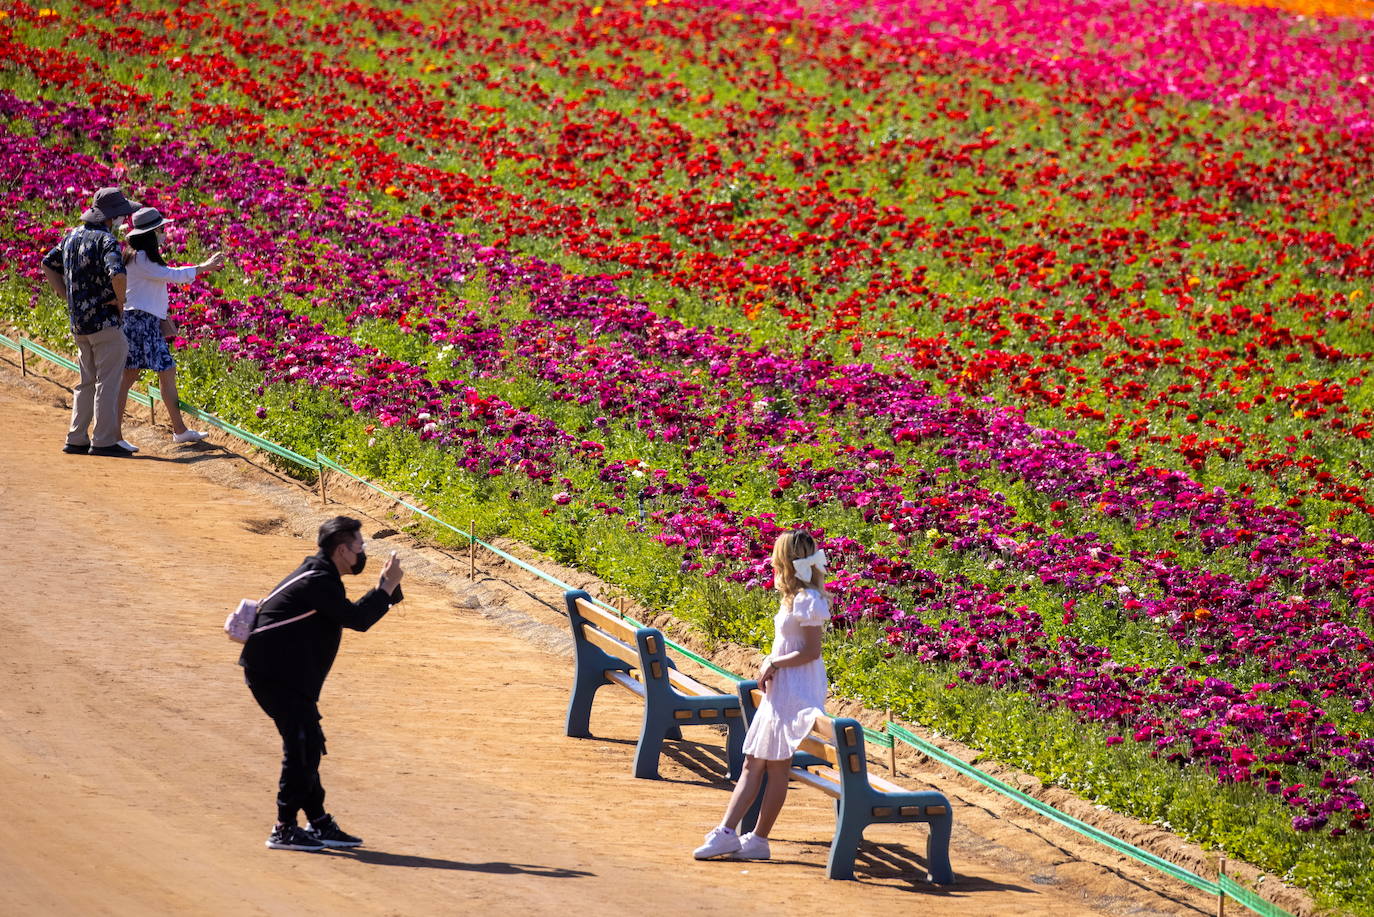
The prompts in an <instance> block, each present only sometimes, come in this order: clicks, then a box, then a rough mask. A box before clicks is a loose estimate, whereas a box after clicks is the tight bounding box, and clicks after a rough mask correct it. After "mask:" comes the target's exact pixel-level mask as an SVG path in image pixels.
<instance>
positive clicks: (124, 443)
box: [115, 439, 138, 452]
mask: <svg viewBox="0 0 1374 917" xmlns="http://www.w3.org/2000/svg"><path fill="white" fill-rule="evenodd" d="M115 445H116V446H118V447H119V448H121V449H123V450H124V451H125V452H137V451H138V447H137V446H135V445H134V444H133V443H131V442H129V441H128V440H127V439H121V440H120V441H119V442H117V443H115Z"/></svg>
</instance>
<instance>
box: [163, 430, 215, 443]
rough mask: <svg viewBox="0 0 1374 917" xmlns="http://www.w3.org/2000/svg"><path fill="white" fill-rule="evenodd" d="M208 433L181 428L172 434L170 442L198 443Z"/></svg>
mask: <svg viewBox="0 0 1374 917" xmlns="http://www.w3.org/2000/svg"><path fill="white" fill-rule="evenodd" d="M209 435H210V434H209V433H202V432H200V431H199V430H182V431H181V432H180V433H173V434H172V442H173V443H176V444H177V445H180V444H182V443H198V442H200V441H201V440H202V439H204V438H205V437H207V436H209Z"/></svg>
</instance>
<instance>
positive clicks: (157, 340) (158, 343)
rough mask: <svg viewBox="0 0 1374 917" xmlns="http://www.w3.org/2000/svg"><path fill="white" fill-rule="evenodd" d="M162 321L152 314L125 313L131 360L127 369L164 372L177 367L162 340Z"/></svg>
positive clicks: (135, 311)
mask: <svg viewBox="0 0 1374 917" xmlns="http://www.w3.org/2000/svg"><path fill="white" fill-rule="evenodd" d="M160 321H161V320H160V319H159V318H158V317H157V316H156V315H154V314H153V313H151V312H144V311H142V310H141V309H130V310H129V311H127V312H125V313H124V336H125V337H126V338H128V339H129V358H128V359H127V360H125V361H124V368H125V369H151V370H156V371H157V372H162V371H163V370H164V369H171V368H172V367H173V366H176V363H174V362H173V361H172V351H171V350H170V349H169V348H168V347H167V342H166V341H165V340H163V339H162V329H161V327H160Z"/></svg>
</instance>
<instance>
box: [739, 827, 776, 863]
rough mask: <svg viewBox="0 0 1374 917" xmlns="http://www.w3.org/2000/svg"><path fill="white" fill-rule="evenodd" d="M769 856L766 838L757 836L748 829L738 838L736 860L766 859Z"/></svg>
mask: <svg viewBox="0 0 1374 917" xmlns="http://www.w3.org/2000/svg"><path fill="white" fill-rule="evenodd" d="M770 856H771V854H770V852H769V850H768V838H766V837H759V836H758V835H757V834H755V833H754V832H752V831H750V832H748V833H747V834H741V835H740V838H739V849H738V850H736V851H735V859H737V860H766V859H768V858H769V857H770Z"/></svg>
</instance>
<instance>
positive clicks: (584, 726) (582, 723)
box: [566, 666, 604, 739]
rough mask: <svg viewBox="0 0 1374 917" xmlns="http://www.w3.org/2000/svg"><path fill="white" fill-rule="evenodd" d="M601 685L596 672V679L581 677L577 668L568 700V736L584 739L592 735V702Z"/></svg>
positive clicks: (600, 679) (579, 669) (580, 669)
mask: <svg viewBox="0 0 1374 917" xmlns="http://www.w3.org/2000/svg"><path fill="white" fill-rule="evenodd" d="M602 684H604V682H603V681H602V676H601V673H599V672H598V673H597V676H596V678H591V677H583V672H582V668H581V667H580V666H579V667H578V671H577V675H576V677H575V678H574V680H573V691H572V697H570V698H569V699H568V722H567V730H566V731H567V734H568V735H570V736H577V737H579V738H583V739H585V738H587V737H588V736H590V735H591V734H592V730H591V723H592V701H593V700H595V699H596V691H597V689H598V688H600V687H601V685H602Z"/></svg>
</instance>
